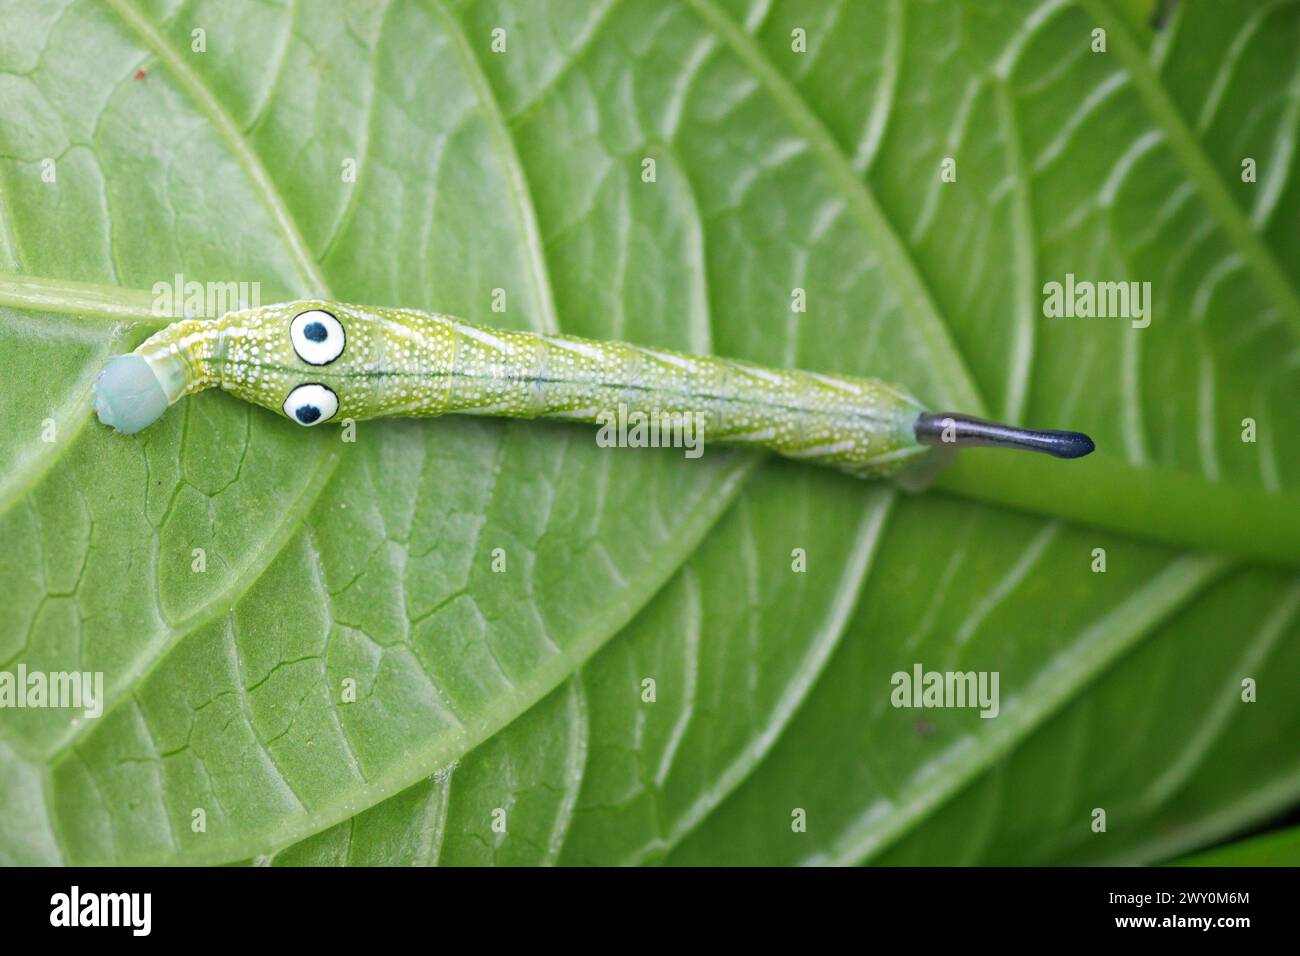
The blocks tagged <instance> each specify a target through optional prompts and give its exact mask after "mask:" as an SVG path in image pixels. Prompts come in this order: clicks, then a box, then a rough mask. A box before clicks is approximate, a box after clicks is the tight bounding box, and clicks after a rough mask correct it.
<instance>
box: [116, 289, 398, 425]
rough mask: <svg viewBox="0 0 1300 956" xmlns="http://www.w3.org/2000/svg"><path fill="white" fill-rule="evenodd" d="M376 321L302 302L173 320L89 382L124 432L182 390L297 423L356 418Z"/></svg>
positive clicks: (361, 314)
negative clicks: (215, 393) (251, 405)
mask: <svg viewBox="0 0 1300 956" xmlns="http://www.w3.org/2000/svg"><path fill="white" fill-rule="evenodd" d="M376 321H378V320H376V319H375V318H374V317H373V316H372V315H370V314H369V313H367V312H365V311H364V310H361V309H358V308H356V307H352V306H345V305H339V304H337V303H327V302H323V301H320V300H301V301H296V302H286V303H281V304H278V305H270V306H263V307H259V308H254V309H244V310H242V311H238V312H230V313H227V314H226V315H224V316H222V317H221V318H220V319H216V320H201V319H185V320H181V321H178V322H173V323H172V324H171V325H169V326H167V327H166V328H164V329H163V330H161V331H160V332H158V333H157V334H155V335H153V336H151V337H150V338H149V339H147V340H146V341H145V342H144V343H143V344H142V345H141V346H140V347H139V348H137V349H136V350H135V351H134V352H131V353H129V354H127V355H119V356H117V357H116V358H114V359H113V360H112V361H110V362H109V364H108V365H107V366H106V367H105V368H104V370H103V371H102V372H100V373H99V376H98V378H97V379H96V380H95V410H96V412H97V413H98V415H99V420H100V421H101V422H103V423H104V424H106V425H111V426H112V427H114V428H116V429H117V430H118V431H120V432H125V433H127V434H130V433H133V432H137V431H139V430H140V429H142V428H144V427H145V426H147V425H149V424H151V423H152V422H154V421H155V420H157V419H158V418H159V417H160V416H161V415H162V413H163V412H164V411H166V409H167V407H168V406H169V405H170V404H172V403H173V402H175V401H176V400H177V399H179V398H180V397H181V396H183V395H188V394H190V393H192V392H197V391H200V390H202V389H204V388H208V387H210V386H214V385H216V386H220V387H221V388H222V389H224V390H226V391H229V392H232V393H234V394H235V395H237V396H239V397H240V398H243V399H245V400H247V401H251V402H255V403H256V404H258V405H262V406H264V407H266V408H270V409H273V410H275V411H278V412H280V413H281V414H283V415H284V416H285V417H286V418H289V419H290V420H292V421H294V422H296V423H297V424H299V425H319V424H322V423H324V422H327V421H330V420H331V419H335V418H337V417H338V416H339V415H340V414H342V415H343V416H344V417H347V416H349V415H356V414H357V412H358V411H359V410H360V409H362V408H363V407H364V404H365V402H366V401H367V399H368V395H367V394H366V388H367V387H368V386H367V381H366V377H365V376H364V375H358V374H356V370H357V369H362V368H364V367H365V366H366V363H367V361H368V360H369V358H370V355H371V351H372V349H374V348H375V347H376V346H375V338H376V337H375V335H374V334H373V331H374V324H375V322H376Z"/></svg>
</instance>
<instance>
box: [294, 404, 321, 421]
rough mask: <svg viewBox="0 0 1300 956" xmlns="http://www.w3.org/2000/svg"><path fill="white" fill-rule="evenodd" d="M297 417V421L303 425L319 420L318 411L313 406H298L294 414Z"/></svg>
mask: <svg viewBox="0 0 1300 956" xmlns="http://www.w3.org/2000/svg"><path fill="white" fill-rule="evenodd" d="M294 414H295V415H297V416H298V421H300V422H302V423H303V424H304V425H310V424H311V423H312V422H314V421H315V420H316V419H318V418H320V409H319V408H317V407H316V406H315V405H299V406H298V410H297V411H296V412H294Z"/></svg>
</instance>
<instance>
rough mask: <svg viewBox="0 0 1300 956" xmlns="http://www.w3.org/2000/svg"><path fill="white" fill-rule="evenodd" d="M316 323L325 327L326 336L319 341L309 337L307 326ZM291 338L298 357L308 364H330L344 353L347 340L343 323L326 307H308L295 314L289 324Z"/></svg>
mask: <svg viewBox="0 0 1300 956" xmlns="http://www.w3.org/2000/svg"><path fill="white" fill-rule="evenodd" d="M316 323H320V325H321V326H322V327H323V328H324V329H325V338H323V339H322V340H321V341H319V342H315V341H313V340H311V339H309V338H308V337H307V328H308V327H309V326H312V325H315V324H316ZM289 338H290V339H291V340H292V342H293V350H294V351H295V352H297V353H298V358H300V359H302V360H303V361H304V362H306V363H307V364H308V365H329V363H330V362H333V361H334V360H335V359H336V358H338V357H339V356H340V355H342V354H343V346H344V344H346V342H347V336H346V335H345V334H344V332H343V324H342V323H341V322H339V320H338V319H336V318H334V316H332V315H330V314H329V313H328V312H326V311H325V310H324V309H308V310H307V311H306V312H299V313H298V314H297V315H296V316H294V318H293V322H292V323H290V325H289Z"/></svg>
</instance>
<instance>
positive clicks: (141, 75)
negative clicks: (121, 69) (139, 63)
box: [135, 70, 149, 80]
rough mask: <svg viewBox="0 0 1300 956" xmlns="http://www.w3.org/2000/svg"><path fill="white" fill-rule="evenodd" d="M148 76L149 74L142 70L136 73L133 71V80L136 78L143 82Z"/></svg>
mask: <svg viewBox="0 0 1300 956" xmlns="http://www.w3.org/2000/svg"><path fill="white" fill-rule="evenodd" d="M148 75H149V74H148V73H146V72H145V71H144V70H136V71H135V78H136V79H137V80H143V79H144V78H145V77H146V76H148Z"/></svg>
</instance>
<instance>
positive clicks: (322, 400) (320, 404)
mask: <svg viewBox="0 0 1300 956" xmlns="http://www.w3.org/2000/svg"><path fill="white" fill-rule="evenodd" d="M282 407H283V408H284V413H285V414H286V415H288V416H289V417H290V418H292V419H293V420H294V421H295V422H297V423H298V424H299V425H308V426H310V425H319V424H320V423H321V422H327V421H329V420H330V419H331V418H333V417H334V416H335V414H337V412H338V410H339V397H338V396H337V395H335V394H334V392H333V391H332V390H331V389H329V388H327V387H326V386H324V385H321V384H320V383H319V382H311V383H309V384H307V385H299V386H298V387H297V388H295V389H294V390H293V391H292V392H290V393H289V397H288V398H286V399H285V400H284V405H283V406H282ZM312 408H314V409H316V411H317V412H318V413H319V414H318V415H317V416H316V417H315V418H311V413H310V411H309V409H312ZM300 414H301V415H305V416H306V417H307V418H309V419H310V421H303V419H302V418H301V417H299V416H300Z"/></svg>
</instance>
